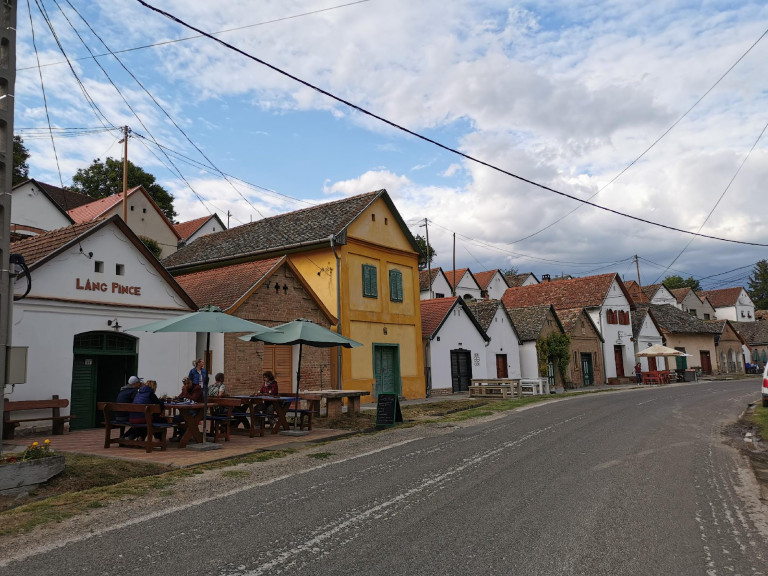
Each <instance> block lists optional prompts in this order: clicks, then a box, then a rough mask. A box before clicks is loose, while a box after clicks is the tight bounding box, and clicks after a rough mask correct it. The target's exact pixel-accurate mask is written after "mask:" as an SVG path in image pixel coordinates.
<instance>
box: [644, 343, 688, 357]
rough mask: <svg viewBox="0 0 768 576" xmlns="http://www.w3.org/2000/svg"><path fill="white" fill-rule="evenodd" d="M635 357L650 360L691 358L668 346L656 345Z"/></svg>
mask: <svg viewBox="0 0 768 576" xmlns="http://www.w3.org/2000/svg"><path fill="white" fill-rule="evenodd" d="M635 356H639V357H641V358H650V357H654V356H690V354H686V353H685V352H681V351H680V350H675V349H674V348H669V347H668V346H662V345H661V344H656V345H654V346H649V347H648V348H646V349H645V350H642V351H640V352H638V353H637V354H635Z"/></svg>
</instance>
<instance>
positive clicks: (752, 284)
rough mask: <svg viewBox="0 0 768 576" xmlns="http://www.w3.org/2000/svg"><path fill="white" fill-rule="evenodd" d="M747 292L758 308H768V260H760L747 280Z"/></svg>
mask: <svg viewBox="0 0 768 576" xmlns="http://www.w3.org/2000/svg"><path fill="white" fill-rule="evenodd" d="M747 294H749V297H750V298H752V302H754V303H755V308H756V309H757V310H768V260H760V261H759V262H758V263H757V264H755V267H754V268H753V269H752V275H751V276H750V277H749V280H747Z"/></svg>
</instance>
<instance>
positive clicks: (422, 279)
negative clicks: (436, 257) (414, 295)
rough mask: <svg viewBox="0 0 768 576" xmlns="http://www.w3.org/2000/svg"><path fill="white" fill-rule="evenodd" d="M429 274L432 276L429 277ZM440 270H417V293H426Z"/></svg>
mask: <svg viewBox="0 0 768 576" xmlns="http://www.w3.org/2000/svg"><path fill="white" fill-rule="evenodd" d="M430 272H432V275H431V276H430ZM441 272H442V270H441V269H440V268H432V270H419V292H426V291H427V290H429V287H430V286H432V284H434V283H435V278H437V275H438V274H440V273H441Z"/></svg>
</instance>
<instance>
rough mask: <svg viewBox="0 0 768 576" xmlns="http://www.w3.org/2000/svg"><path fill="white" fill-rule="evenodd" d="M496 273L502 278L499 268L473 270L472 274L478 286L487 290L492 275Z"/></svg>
mask: <svg viewBox="0 0 768 576" xmlns="http://www.w3.org/2000/svg"><path fill="white" fill-rule="evenodd" d="M496 273H498V274H499V276H501V277H502V278H504V276H503V275H502V273H501V271H500V270H488V271H486V272H475V273H473V275H474V277H475V280H477V283H478V284H479V285H480V288H482V289H483V290H488V285H489V284H490V283H491V280H493V277H494V276H496ZM504 282H506V279H504Z"/></svg>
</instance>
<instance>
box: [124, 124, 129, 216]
mask: <svg viewBox="0 0 768 576" xmlns="http://www.w3.org/2000/svg"><path fill="white" fill-rule="evenodd" d="M130 131H131V129H130V128H128V126H123V222H125V223H126V224H127V223H128V132H130Z"/></svg>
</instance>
